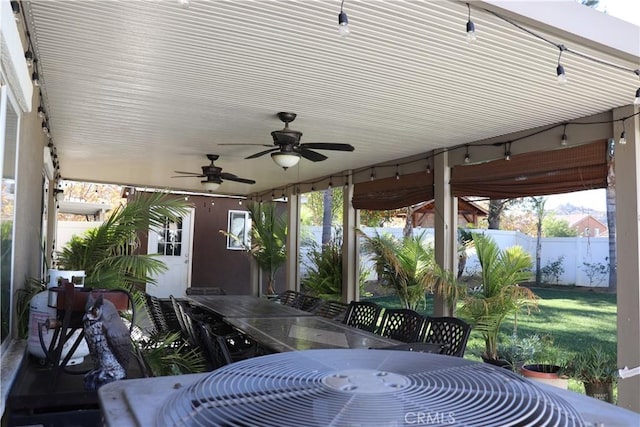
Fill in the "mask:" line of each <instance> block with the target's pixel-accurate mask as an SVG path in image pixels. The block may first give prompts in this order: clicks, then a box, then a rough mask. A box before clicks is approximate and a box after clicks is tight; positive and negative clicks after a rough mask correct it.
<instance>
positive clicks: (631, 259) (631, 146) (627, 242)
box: [613, 105, 640, 412]
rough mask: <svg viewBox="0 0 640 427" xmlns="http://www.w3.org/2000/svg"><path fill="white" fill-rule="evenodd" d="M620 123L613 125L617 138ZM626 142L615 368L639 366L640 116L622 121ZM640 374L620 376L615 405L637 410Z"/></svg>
mask: <svg viewBox="0 0 640 427" xmlns="http://www.w3.org/2000/svg"><path fill="white" fill-rule="evenodd" d="M637 112H638V107H634V106H632V105H630V106H627V107H622V108H619V109H616V110H614V111H613V119H614V120H620V119H622V118H624V117H629V116H631V115H632V114H634V113H637ZM622 131H623V123H622V122H620V121H617V122H614V124H613V136H614V138H615V140H616V141H619V136H620V134H621V133H622ZM624 131H625V134H626V140H627V143H626V144H624V145H621V144H616V147H615V180H616V181H615V187H616V229H617V230H620V231H622V232H620V233H617V234H616V252H617V258H618V290H617V293H618V295H617V299H618V325H617V326H618V367H620V368H622V367H625V366H628V367H629V368H635V367H636V366H639V365H640V314H639V311H638V307H640V197H639V196H638V187H639V186H640V146H639V145H640V119H639V118H638V116H634V117H631V118H628V119H626V120H625V121H624ZM638 396H640V376H638V375H636V376H633V377H629V378H625V379H620V380H619V382H618V406H621V407H624V408H626V409H630V410H632V411H635V412H640V399H638Z"/></svg>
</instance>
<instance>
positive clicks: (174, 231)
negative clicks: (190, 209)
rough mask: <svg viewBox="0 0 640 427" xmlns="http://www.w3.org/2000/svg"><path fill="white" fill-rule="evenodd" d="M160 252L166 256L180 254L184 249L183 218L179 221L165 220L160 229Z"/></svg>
mask: <svg viewBox="0 0 640 427" xmlns="http://www.w3.org/2000/svg"><path fill="white" fill-rule="evenodd" d="M157 233H158V253H159V254H160V255H164V256H180V254H181V251H182V245H181V244H180V243H182V218H180V219H179V220H178V221H177V222H173V221H169V220H167V221H165V223H164V227H163V229H162V230H160V231H158V232H157Z"/></svg>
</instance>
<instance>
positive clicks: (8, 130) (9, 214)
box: [0, 97, 18, 342]
mask: <svg viewBox="0 0 640 427" xmlns="http://www.w3.org/2000/svg"><path fill="white" fill-rule="evenodd" d="M4 102H5V103H6V104H5V105H6V120H5V122H4V124H3V123H2V122H0V128H2V127H4V131H1V130H0V136H2V135H3V134H4V157H3V164H2V188H1V190H0V191H1V201H0V206H1V217H0V238H1V240H0V254H1V256H0V273H1V274H0V281H1V286H2V288H1V289H2V293H1V294H0V303H1V305H2V332H1V335H2V341H3V342H4V340H5V338H6V337H7V336H8V335H9V332H10V331H11V311H10V308H11V295H12V289H11V278H12V260H13V218H14V209H15V206H14V203H15V190H16V180H15V177H16V171H15V164H16V148H17V135H18V115H17V113H16V112H15V111H14V110H13V108H12V107H11V104H10V103H9V102H7V99H6V97H4ZM1 117H2V115H1V114H0V118H1Z"/></svg>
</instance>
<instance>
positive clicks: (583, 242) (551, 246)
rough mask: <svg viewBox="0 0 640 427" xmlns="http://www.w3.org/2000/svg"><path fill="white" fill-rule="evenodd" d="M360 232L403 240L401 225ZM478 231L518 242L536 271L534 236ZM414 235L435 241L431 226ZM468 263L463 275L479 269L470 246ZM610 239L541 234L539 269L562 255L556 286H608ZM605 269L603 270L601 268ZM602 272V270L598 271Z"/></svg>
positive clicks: (503, 243)
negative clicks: (421, 235) (529, 257)
mask: <svg viewBox="0 0 640 427" xmlns="http://www.w3.org/2000/svg"><path fill="white" fill-rule="evenodd" d="M304 229H305V233H308V235H309V236H313V237H312V239H313V240H314V241H315V242H317V243H318V244H320V241H321V238H322V227H320V226H315V227H304ZM361 229H362V231H363V232H365V233H366V234H367V235H368V236H375V234H376V232H378V233H379V234H383V233H390V234H392V235H393V236H395V237H396V238H398V239H402V228H401V227H394V228H373V227H362V228H361ZM469 231H472V232H477V233H486V234H488V235H490V236H491V237H492V238H493V239H494V240H495V242H496V243H497V244H498V246H499V247H500V248H501V249H504V248H507V247H510V246H514V245H519V246H522V248H523V249H524V250H526V251H527V252H529V253H530V254H531V257H532V259H533V263H534V268H533V270H534V272H535V258H536V238H535V237H531V236H527V235H526V234H523V233H520V232H518V231H505V230H469ZM413 233H414V235H417V234H420V233H424V236H425V241H427V242H432V243H433V240H434V230H433V229H432V228H415V229H414V230H413ZM300 252H301V254H300V257H301V258H300V259H301V260H305V259H306V256H307V255H306V254H307V252H308V249H307V248H306V247H304V246H303V247H302V248H301V251H300ZM467 256H468V258H467V264H466V267H465V272H464V275H473V274H475V273H479V272H480V264H479V263H478V258H477V257H476V255H475V250H474V249H473V248H472V249H469V250H468V251H467ZM361 257H362V264H363V266H364V267H365V268H368V269H369V271H370V272H371V273H370V276H369V279H371V280H373V279H375V275H374V273H373V264H372V262H371V261H370V260H369V259H368V258H367V257H365V256H364V255H361ZM608 257H609V239H608V238H606V237H591V238H588V237H544V238H542V251H541V264H540V266H541V268H543V269H544V267H545V266H548V265H550V264H551V263H554V262H556V261H558V260H560V259H561V258H562V261H561V263H559V264H560V265H561V268H560V269H561V270H563V271H562V273H561V274H560V276H559V278H558V284H559V285H577V286H591V287H607V286H608V285H609V276H608V274H607V272H608V265H609V260H608ZM602 269H604V270H602ZM300 270H301V271H300V272H301V274H302V275H303V276H304V274H305V271H306V267H305V265H304V262H301V266H300ZM599 271H603V273H599ZM590 276H591V277H590ZM547 283H550V284H556V283H555V279H549V280H547Z"/></svg>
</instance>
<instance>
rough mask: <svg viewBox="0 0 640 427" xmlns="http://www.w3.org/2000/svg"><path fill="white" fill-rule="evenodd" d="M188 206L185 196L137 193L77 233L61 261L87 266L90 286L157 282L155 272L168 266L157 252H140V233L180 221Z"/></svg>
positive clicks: (74, 267) (69, 266)
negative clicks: (90, 226)
mask: <svg viewBox="0 0 640 427" xmlns="http://www.w3.org/2000/svg"><path fill="white" fill-rule="evenodd" d="M187 208H188V204H187V203H186V202H185V201H184V199H182V198H177V197H175V196H174V197H171V196H168V195H166V194H164V193H151V194H145V195H144V196H142V197H141V196H135V197H133V198H131V199H129V201H128V203H127V204H126V205H120V206H119V207H117V208H116V209H115V210H114V211H113V213H112V214H111V216H110V217H109V218H108V219H107V220H106V221H105V222H104V223H102V224H101V225H100V226H98V227H97V228H94V229H91V230H88V231H87V232H85V234H84V235H82V236H80V237H78V236H74V238H73V239H71V241H70V242H69V243H68V244H67V246H65V247H64V248H63V249H62V251H61V252H60V253H59V254H58V265H59V266H60V267H61V268H63V269H66V270H84V271H85V275H86V277H85V285H86V286H90V287H94V286H95V287H100V288H122V287H124V288H127V289H131V288H132V286H133V285H134V284H135V283H144V282H147V283H154V279H153V278H152V275H157V274H158V273H161V272H163V271H165V270H166V266H165V265H164V263H163V262H162V261H160V260H159V259H156V258H155V257H154V255H148V254H139V253H136V250H137V249H138V248H139V246H140V242H139V239H138V233H140V232H145V231H147V230H149V228H159V227H162V226H163V225H164V224H165V221H167V220H169V221H176V220H177V219H178V218H179V217H181V216H184V215H186V213H187Z"/></svg>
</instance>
